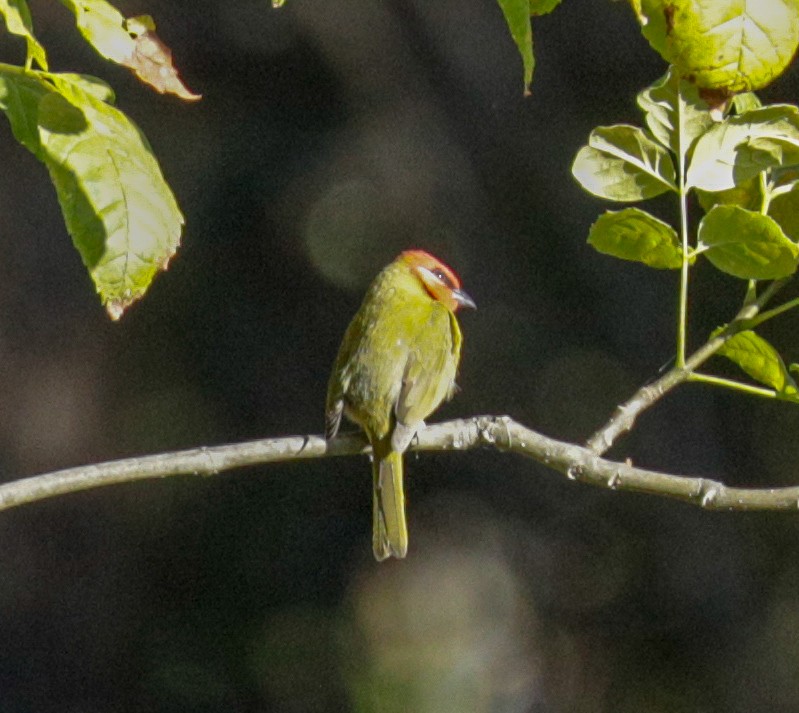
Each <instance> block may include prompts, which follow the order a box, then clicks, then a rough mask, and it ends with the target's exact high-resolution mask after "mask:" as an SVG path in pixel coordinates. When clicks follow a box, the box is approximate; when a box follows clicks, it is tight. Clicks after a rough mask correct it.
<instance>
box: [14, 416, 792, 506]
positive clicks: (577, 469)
mask: <svg viewBox="0 0 799 713" xmlns="http://www.w3.org/2000/svg"><path fill="white" fill-rule="evenodd" d="M479 447H493V448H496V449H498V450H500V451H507V452H510V453H517V454H519V455H522V456H526V457H528V458H531V459H533V460H535V461H538V462H539V463H542V464H543V465H546V466H547V467H549V468H552V469H553V470H556V471H559V472H561V473H563V474H564V475H566V477H568V478H569V479H571V480H577V481H580V482H583V483H590V484H591V485H597V486H600V487H605V488H610V489H611V490H627V491H634V492H639V493H649V494H651V495H661V496H666V497H671V498H676V499H678V500H683V501H686V502H689V503H692V504H694V505H698V506H700V507H702V508H705V509H708V510H796V509H797V508H799V487H789V488H769V489H747V488H730V487H727V486H726V485H724V484H723V483H720V482H717V481H714V480H709V479H707V478H689V477H682V476H677V475H668V474H666V473H659V472H656V471H651V470H644V469H642V468H634V467H633V466H631V465H629V464H627V463H616V462H613V461H608V460H605V459H603V458H601V457H600V456H598V455H597V454H596V453H594V452H593V451H591V450H590V449H588V448H584V447H582V446H577V445H574V444H571V443H565V442H563V441H557V440H555V439H553V438H548V437H547V436H543V435H541V434H540V433H536V432H535V431H532V430H530V429H529V428H527V427H525V426H522V425H521V424H519V423H516V422H515V421H513V420H512V419H510V418H508V417H507V416H499V417H498V416H475V417H474V418H468V419H459V420H455V421H447V422H445V423H438V424H434V425H430V426H428V427H426V428H425V429H423V430H422V431H421V432H420V433H419V435H418V437H417V439H416V440H415V441H414V443H413V445H412V446H411V448H412V450H420V451H447V450H468V449H471V448H479ZM368 453H369V447H368V445H367V443H366V441H365V440H364V438H363V436H361V435H360V434H352V435H345V436H340V437H338V438H336V439H334V440H332V441H329V442H328V441H326V440H325V439H324V438H322V437H321V436H288V437H286V438H266V439H263V440H258V441H249V442H246V443H238V444H232V445H227V446H214V447H202V448H193V449H191V450H185V451H176V452H173V453H160V454H157V455H151V456H143V457H140V458H127V459H125V460H117V461H110V462H108V463H98V464H96V465H88V466H82V467H78V468H68V469H66V470H59V471H55V472H53V473H46V474H44V475H37V476H33V477H30V478H23V479H21V480H16V481H12V482H10V483H5V484H3V485H0V510H6V509H9V508H12V507H16V506H18V505H23V504H25V503H32V502H36V501H38V500H44V499H45V498H50V497H54V496H56V495H64V494H66V493H74V492H78V491H80V490H87V489H89V488H96V487H100V486H103V485H113V484H115V483H126V482H133V481H136V480H144V479H147V478H163V477H167V476H171V475H216V474H217V473H220V472H222V471H226V470H231V469H233V468H240V467H242V466H248V465H260V464H264V463H278V462H287V461H293V460H304V459H311V458H326V457H332V456H347V455H366V454H368Z"/></svg>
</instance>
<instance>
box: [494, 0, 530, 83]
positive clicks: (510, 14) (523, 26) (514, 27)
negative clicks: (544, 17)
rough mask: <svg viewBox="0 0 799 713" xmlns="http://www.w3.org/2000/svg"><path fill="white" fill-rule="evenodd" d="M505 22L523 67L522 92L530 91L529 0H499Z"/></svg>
mask: <svg viewBox="0 0 799 713" xmlns="http://www.w3.org/2000/svg"><path fill="white" fill-rule="evenodd" d="M499 6H500V8H501V9H502V13H503V14H504V15H505V22H506V23H507V25H508V29H509V30H510V34H511V37H513V41H514V42H515V43H516V47H517V48H518V50H519V54H520V55H521V57H522V65H523V67H524V93H525V94H529V93H530V84H531V82H532V81H533V70H534V69H535V57H534V56H533V30H532V27H531V25H530V9H531V5H530V0H499Z"/></svg>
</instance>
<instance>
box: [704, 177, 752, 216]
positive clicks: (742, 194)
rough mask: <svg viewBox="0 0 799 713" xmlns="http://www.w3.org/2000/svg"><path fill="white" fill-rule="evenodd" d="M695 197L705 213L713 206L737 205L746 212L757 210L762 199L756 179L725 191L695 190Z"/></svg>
mask: <svg viewBox="0 0 799 713" xmlns="http://www.w3.org/2000/svg"><path fill="white" fill-rule="evenodd" d="M696 196H697V198H698V199H699V205H701V206H702V208H703V209H704V211H705V213H707V212H709V211H710V209H711V208H712V207H713V206H715V205H737V206H740V207H741V208H746V209H747V210H758V209H759V208H760V206H761V204H762V202H763V197H762V196H761V194H760V181H759V180H758V179H757V178H750V179H749V180H748V181H743V182H742V183H739V184H738V185H737V186H734V187H733V188H728V189H727V190H726V191H703V190H699V189H697V191H696Z"/></svg>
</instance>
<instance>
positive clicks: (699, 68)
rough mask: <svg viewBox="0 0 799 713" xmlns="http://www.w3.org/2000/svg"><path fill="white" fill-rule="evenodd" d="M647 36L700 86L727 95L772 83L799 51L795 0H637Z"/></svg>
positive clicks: (797, 6) (660, 51)
mask: <svg viewBox="0 0 799 713" xmlns="http://www.w3.org/2000/svg"><path fill="white" fill-rule="evenodd" d="M635 4H636V5H637V12H638V14H639V19H640V20H641V23H642V32H643V34H644V36H645V37H646V38H647V39H648V40H649V42H650V44H651V45H652V46H653V47H654V48H655V49H656V50H657V51H658V52H659V53H660V54H661V55H662V56H663V58H664V59H665V60H666V61H667V62H670V63H672V64H674V65H676V66H677V68H678V69H679V71H680V73H681V74H682V75H683V76H684V77H691V79H692V81H694V82H695V83H696V84H697V86H699V87H702V88H707V89H721V90H724V91H725V92H728V93H734V92H741V91H749V90H752V89H758V88H760V87H763V86H766V85H767V84H769V83H770V82H771V81H772V80H773V79H774V78H775V77H776V76H777V75H779V74H780V73H781V72H782V71H783V70H784V69H785V67H786V66H787V65H788V63H789V62H790V61H791V58H792V57H793V55H794V53H795V52H796V48H797V43H799V4H797V3H796V2H795V0H736V1H735V2H696V0H636V3H635Z"/></svg>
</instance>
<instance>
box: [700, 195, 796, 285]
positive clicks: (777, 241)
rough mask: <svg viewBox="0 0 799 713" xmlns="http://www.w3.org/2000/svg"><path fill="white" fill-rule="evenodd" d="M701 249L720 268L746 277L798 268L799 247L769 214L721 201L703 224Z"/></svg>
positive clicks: (758, 277)
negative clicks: (724, 203)
mask: <svg viewBox="0 0 799 713" xmlns="http://www.w3.org/2000/svg"><path fill="white" fill-rule="evenodd" d="M699 242H700V246H699V248H700V250H701V251H703V252H704V255H705V257H707V259H708V260H710V262H712V263H713V265H715V266H716V267H717V268H718V269H719V270H721V271H722V272H726V273H727V274H729V275H733V276H735V277H740V278H742V279H744V280H776V279H778V278H780V277H787V276H788V275H792V274H793V273H794V272H795V271H796V265H797V260H799V247H797V245H796V243H794V242H793V241H792V240H790V238H788V237H787V236H786V235H785V233H783V232H782V229H781V228H780V226H779V225H778V224H777V222H776V221H774V220H773V219H772V218H770V217H769V216H767V215H762V214H760V213H754V212H752V211H749V210H745V209H744V208H739V207H738V206H732V205H717V206H716V207H715V208H713V209H712V210H711V211H710V212H709V213H708V214H707V215H706V216H705V217H704V218H703V219H702V222H701V223H700V225H699Z"/></svg>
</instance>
